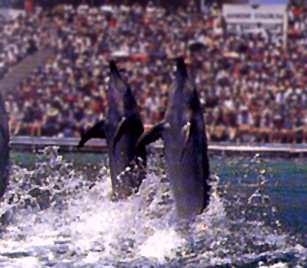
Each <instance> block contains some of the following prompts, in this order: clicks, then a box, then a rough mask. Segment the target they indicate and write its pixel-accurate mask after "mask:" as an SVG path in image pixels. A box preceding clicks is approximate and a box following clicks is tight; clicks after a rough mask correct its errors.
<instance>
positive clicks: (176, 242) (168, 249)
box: [139, 228, 186, 264]
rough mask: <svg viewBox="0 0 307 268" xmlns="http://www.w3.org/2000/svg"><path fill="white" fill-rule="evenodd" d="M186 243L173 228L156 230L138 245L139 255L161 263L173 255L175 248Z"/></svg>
mask: <svg viewBox="0 0 307 268" xmlns="http://www.w3.org/2000/svg"><path fill="white" fill-rule="evenodd" d="M185 243H186V240H185V239H184V238H182V237H181V236H180V235H179V234H178V233H177V232H176V231H175V229H174V228H169V229H166V230H157V231H156V232H155V233H154V234H153V235H152V236H150V237H149V238H148V239H147V240H146V241H145V242H144V244H142V245H141V246H140V251H139V253H140V255H141V256H144V257H147V258H154V259H156V260H157V261H158V262H159V263H161V264H163V263H165V262H167V260H169V259H172V258H174V257H175V253H176V249H179V248H180V247H181V246H183V245H184V244H185Z"/></svg>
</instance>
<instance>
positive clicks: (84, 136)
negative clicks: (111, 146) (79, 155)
mask: <svg viewBox="0 0 307 268" xmlns="http://www.w3.org/2000/svg"><path fill="white" fill-rule="evenodd" d="M104 125H105V122H104V121H100V122H98V123H97V124H96V125H94V126H93V127H92V128H90V129H89V130H87V131H85V132H84V133H81V140H80V142H79V144H78V148H81V147H83V146H84V144H85V143H86V142H87V141H88V140H90V139H92V138H105V137H106V135H105V131H104Z"/></svg>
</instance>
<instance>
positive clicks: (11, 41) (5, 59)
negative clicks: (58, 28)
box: [0, 13, 49, 79]
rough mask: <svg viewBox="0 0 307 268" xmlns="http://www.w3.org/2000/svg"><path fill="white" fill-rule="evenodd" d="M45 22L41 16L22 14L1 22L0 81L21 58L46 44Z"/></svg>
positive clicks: (46, 31)
mask: <svg viewBox="0 0 307 268" xmlns="http://www.w3.org/2000/svg"><path fill="white" fill-rule="evenodd" d="M47 20H48V18H46V17H44V16H43V15H42V14H40V15H38V14H36V15H33V16H32V15H31V16H28V15H26V14H23V13H20V15H19V16H17V17H16V18H15V19H12V20H1V23H0V33H1V39H0V79H1V78H2V77H3V76H4V75H5V74H6V73H7V72H8V71H9V70H10V69H11V68H12V67H13V66H14V65H16V64H17V63H19V62H20V61H21V60H22V59H23V58H25V57H26V56H28V55H30V54H32V53H34V52H36V51H37V50H38V49H40V48H41V47H44V46H46V45H47V44H48V43H46V40H48V35H49V34H48V33H49V28H48V23H47Z"/></svg>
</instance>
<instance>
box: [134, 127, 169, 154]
mask: <svg viewBox="0 0 307 268" xmlns="http://www.w3.org/2000/svg"><path fill="white" fill-rule="evenodd" d="M165 127H166V123H165V122H164V121H162V122H160V123H158V124H156V125H155V126H153V128H152V129H150V130H149V131H147V132H145V133H144V134H143V135H142V136H141V137H140V138H139V140H138V142H137V145H136V147H137V149H139V148H143V147H145V146H146V145H148V144H150V143H152V142H155V141H156V140H158V139H159V138H161V137H162V132H163V131H164V130H165Z"/></svg>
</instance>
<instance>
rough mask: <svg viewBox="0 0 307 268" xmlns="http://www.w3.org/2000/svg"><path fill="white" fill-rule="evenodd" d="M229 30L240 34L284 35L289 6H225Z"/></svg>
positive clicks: (224, 12) (224, 14)
mask: <svg viewBox="0 0 307 268" xmlns="http://www.w3.org/2000/svg"><path fill="white" fill-rule="evenodd" d="M223 17H224V19H225V22H226V25H227V30H228V31H230V32H238V33H259V32H265V31H268V32H270V33H273V34H281V35H282V34H283V33H285V31H286V24H287V6H286V5H283V4H263V5H230V4H228V5H227V4H225V5H223Z"/></svg>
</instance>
